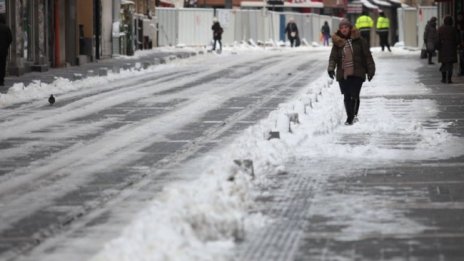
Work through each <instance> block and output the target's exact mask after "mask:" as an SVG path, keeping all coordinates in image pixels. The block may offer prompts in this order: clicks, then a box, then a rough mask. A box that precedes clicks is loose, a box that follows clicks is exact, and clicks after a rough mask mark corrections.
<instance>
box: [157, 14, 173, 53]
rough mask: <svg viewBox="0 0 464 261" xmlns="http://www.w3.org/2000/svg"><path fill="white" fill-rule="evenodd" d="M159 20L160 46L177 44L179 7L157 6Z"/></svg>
mask: <svg viewBox="0 0 464 261" xmlns="http://www.w3.org/2000/svg"><path fill="white" fill-rule="evenodd" d="M155 13H156V18H157V20H158V46H166V45H176V44H177V43H178V39H177V35H178V29H177V28H178V27H177V23H178V18H177V16H178V9H173V8H156V11H155Z"/></svg>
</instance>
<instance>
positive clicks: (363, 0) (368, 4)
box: [360, 0, 380, 10]
mask: <svg viewBox="0 0 464 261" xmlns="http://www.w3.org/2000/svg"><path fill="white" fill-rule="evenodd" d="M360 2H361V4H362V5H363V6H364V7H366V8H369V9H374V10H379V9H380V8H379V7H378V6H376V5H374V4H372V3H371V2H369V0H360Z"/></svg>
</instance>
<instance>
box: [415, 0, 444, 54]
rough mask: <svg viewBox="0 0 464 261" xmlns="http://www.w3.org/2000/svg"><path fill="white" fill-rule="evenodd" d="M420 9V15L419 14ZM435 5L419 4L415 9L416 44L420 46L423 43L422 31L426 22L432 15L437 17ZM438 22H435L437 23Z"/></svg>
mask: <svg viewBox="0 0 464 261" xmlns="http://www.w3.org/2000/svg"><path fill="white" fill-rule="evenodd" d="M420 9H422V15H420ZM437 15H438V12H437V7H436V6H421V7H419V8H418V9H417V32H418V33H417V37H418V45H419V46H420V47H421V46H422V44H423V43H424V31H425V26H426V25H427V22H428V21H429V20H430V18H432V17H433V16H435V17H437ZM438 24H439V23H437V25H438Z"/></svg>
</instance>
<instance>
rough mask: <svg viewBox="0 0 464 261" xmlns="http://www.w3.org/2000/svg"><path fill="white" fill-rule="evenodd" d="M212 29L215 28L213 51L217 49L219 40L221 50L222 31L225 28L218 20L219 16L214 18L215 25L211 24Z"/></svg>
mask: <svg viewBox="0 0 464 261" xmlns="http://www.w3.org/2000/svg"><path fill="white" fill-rule="evenodd" d="M211 30H213V40H214V42H213V51H214V50H216V43H217V42H219V50H222V42H221V40H222V33H223V32H224V29H222V27H221V24H220V23H219V21H218V20H217V18H214V19H213V26H211Z"/></svg>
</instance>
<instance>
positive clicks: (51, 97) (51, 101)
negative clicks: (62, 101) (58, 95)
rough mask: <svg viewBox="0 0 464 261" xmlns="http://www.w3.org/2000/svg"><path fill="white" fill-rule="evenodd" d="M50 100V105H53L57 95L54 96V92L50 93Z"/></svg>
mask: <svg viewBox="0 0 464 261" xmlns="http://www.w3.org/2000/svg"><path fill="white" fill-rule="evenodd" d="M48 102H49V103H50V105H53V104H54V103H55V97H53V94H52V95H50V97H49V98H48Z"/></svg>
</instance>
